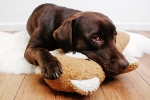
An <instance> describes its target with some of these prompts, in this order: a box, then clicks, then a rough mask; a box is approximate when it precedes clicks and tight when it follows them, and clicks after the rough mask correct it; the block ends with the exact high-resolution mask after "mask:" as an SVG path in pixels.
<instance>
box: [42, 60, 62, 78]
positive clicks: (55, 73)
mask: <svg viewBox="0 0 150 100" xmlns="http://www.w3.org/2000/svg"><path fill="white" fill-rule="evenodd" d="M41 73H42V76H43V77H44V78H47V79H51V80H53V79H57V78H59V76H60V75H61V74H62V73H63V72H62V67H61V64H60V62H59V61H51V62H49V63H46V64H44V65H42V66H41Z"/></svg>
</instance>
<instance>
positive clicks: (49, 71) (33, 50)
mask: <svg viewBox="0 0 150 100" xmlns="http://www.w3.org/2000/svg"><path fill="white" fill-rule="evenodd" d="M38 32H39V31H38ZM45 44H46V43H45V39H44V38H43V37H42V36H41V35H39V34H38V33H33V34H32V35H31V39H30V41H29V43H28V46H27V49H26V51H25V54H24V56H25V58H26V59H27V60H28V61H29V62H30V63H31V64H34V65H39V66H40V68H41V73H42V76H43V77H44V78H48V79H56V78H58V77H59V76H60V75H61V74H62V68H61V63H60V62H59V61H58V60H57V58H56V57H54V56H53V55H51V54H50V53H49V51H48V49H47V48H45V47H44V45H45Z"/></svg>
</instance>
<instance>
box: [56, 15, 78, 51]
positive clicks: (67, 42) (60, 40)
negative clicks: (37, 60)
mask: <svg viewBox="0 0 150 100" xmlns="http://www.w3.org/2000/svg"><path fill="white" fill-rule="evenodd" d="M75 19H76V18H74V17H71V18H68V19H66V20H65V21H64V22H63V23H62V24H61V26H60V27H59V28H58V29H56V30H55V31H54V33H53V37H54V39H55V41H56V43H57V44H58V45H59V46H60V47H61V48H62V49H64V50H65V51H70V50H73V44H72V36H73V34H75V33H74V31H75V30H74V29H75Z"/></svg>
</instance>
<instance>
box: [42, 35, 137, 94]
mask: <svg viewBox="0 0 150 100" xmlns="http://www.w3.org/2000/svg"><path fill="white" fill-rule="evenodd" d="M116 38H117V47H118V49H119V50H120V51H121V52H122V51H123V50H124V48H125V47H126V45H127V44H128V42H129V39H130V37H129V36H128V35H127V34H126V33H123V32H118V35H117V37H116ZM57 53H58V51H57ZM56 57H57V59H58V60H59V61H60V62H61V64H62V69H63V74H62V75H61V76H60V78H58V79H56V80H48V79H44V80H45V82H46V83H47V84H48V85H49V86H50V87H51V88H52V89H54V90H57V91H64V92H76V93H79V94H81V95H89V94H91V93H92V92H93V91H95V90H97V89H98V88H99V86H100V84H102V82H103V81H104V79H105V73H104V71H103V70H102V68H101V67H100V66H99V65H98V64H97V63H95V62H94V61H92V60H85V59H84V58H74V57H69V56H66V55H64V54H61V55H58V56H56ZM128 59H129V60H130V59H132V58H128ZM129 63H130V65H129V67H128V68H127V70H126V71H125V72H124V73H127V72H130V71H132V70H134V69H136V68H137V67H138V61H137V60H132V61H129Z"/></svg>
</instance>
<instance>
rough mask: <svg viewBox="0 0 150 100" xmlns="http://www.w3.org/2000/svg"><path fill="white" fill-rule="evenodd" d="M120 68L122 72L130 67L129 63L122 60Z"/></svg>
mask: <svg viewBox="0 0 150 100" xmlns="http://www.w3.org/2000/svg"><path fill="white" fill-rule="evenodd" d="M119 66H120V69H121V70H123V71H124V70H125V69H126V68H127V67H128V66H129V62H128V61H127V60H120V61H119Z"/></svg>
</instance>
